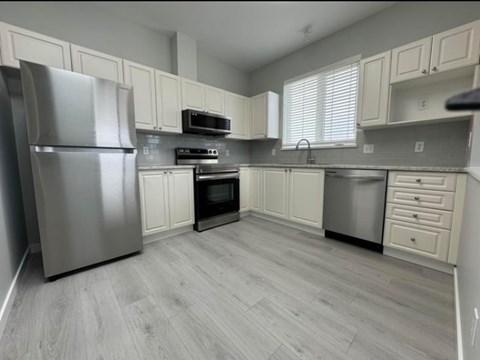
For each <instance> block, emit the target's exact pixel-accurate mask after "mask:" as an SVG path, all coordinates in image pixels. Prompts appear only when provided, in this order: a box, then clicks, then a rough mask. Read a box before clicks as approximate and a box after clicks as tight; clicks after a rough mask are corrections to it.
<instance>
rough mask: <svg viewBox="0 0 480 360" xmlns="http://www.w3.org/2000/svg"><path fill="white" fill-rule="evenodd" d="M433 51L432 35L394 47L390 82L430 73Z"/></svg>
mask: <svg viewBox="0 0 480 360" xmlns="http://www.w3.org/2000/svg"><path fill="white" fill-rule="evenodd" d="M431 51H432V37H428V38H425V39H422V40H419V41H415V42H413V43H411V44H407V45H404V46H400V47H398V48H395V49H393V50H392V70H391V73H390V83H395V82H399V81H404V80H410V79H415V78H418V77H422V76H426V75H428V69H429V68H430V54H431Z"/></svg>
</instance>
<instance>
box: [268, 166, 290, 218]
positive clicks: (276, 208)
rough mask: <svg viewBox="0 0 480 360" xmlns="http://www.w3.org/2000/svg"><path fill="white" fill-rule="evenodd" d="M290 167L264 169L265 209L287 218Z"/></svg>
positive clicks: (269, 213) (271, 213)
mask: <svg viewBox="0 0 480 360" xmlns="http://www.w3.org/2000/svg"><path fill="white" fill-rule="evenodd" d="M287 179H288V169H283V168H278V169H263V204H264V208H263V211H264V212H265V214H268V215H272V216H276V217H280V218H284V219H286V218H287V217H288V216H287V198H288V196H287V194H288V184H287Z"/></svg>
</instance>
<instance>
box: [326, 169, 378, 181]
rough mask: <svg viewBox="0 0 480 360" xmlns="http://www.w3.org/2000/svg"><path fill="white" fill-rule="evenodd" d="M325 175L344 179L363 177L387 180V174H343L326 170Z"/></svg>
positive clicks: (364, 178) (365, 178) (362, 178)
mask: <svg viewBox="0 0 480 360" xmlns="http://www.w3.org/2000/svg"><path fill="white" fill-rule="evenodd" d="M325 176H329V177H336V178H342V179H361V180H385V176H375V175H370V176H369V175H342V174H337V173H335V172H328V171H327V172H326V173H325Z"/></svg>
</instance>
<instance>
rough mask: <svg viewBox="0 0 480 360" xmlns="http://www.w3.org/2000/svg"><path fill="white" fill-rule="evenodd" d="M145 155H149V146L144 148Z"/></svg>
mask: <svg viewBox="0 0 480 360" xmlns="http://www.w3.org/2000/svg"><path fill="white" fill-rule="evenodd" d="M143 155H148V146H144V147H143Z"/></svg>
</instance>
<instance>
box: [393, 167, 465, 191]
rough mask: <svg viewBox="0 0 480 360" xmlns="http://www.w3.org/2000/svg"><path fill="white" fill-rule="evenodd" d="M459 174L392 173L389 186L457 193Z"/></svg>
mask: <svg viewBox="0 0 480 360" xmlns="http://www.w3.org/2000/svg"><path fill="white" fill-rule="evenodd" d="M456 184H457V174H448V173H433V172H432V173H422V172H406V171H390V173H389V175H388V185H389V186H396V187H407V188H415V189H425V190H442V191H455V186H456Z"/></svg>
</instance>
